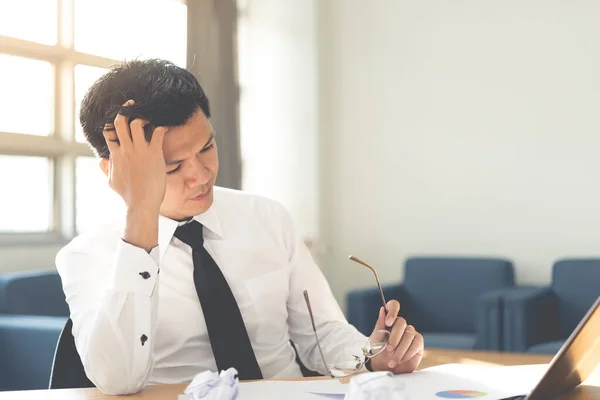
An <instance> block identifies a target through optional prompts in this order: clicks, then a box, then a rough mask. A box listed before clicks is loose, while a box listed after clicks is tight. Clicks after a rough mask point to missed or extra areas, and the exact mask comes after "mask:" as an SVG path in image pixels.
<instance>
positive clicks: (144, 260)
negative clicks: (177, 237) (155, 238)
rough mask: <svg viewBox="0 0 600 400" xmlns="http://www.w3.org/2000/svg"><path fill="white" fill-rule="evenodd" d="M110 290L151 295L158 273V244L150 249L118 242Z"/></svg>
mask: <svg viewBox="0 0 600 400" xmlns="http://www.w3.org/2000/svg"><path fill="white" fill-rule="evenodd" d="M116 254H117V256H116V260H115V263H114V266H115V269H114V273H113V279H112V285H111V290H112V291H115V292H125V293H136V294H140V295H142V296H146V297H151V296H152V293H154V288H155V287H156V282H157V279H158V273H159V270H160V269H159V260H158V259H159V251H158V245H157V246H155V247H154V248H152V250H150V253H148V252H146V250H144V249H142V248H140V247H136V246H133V245H131V244H129V243H127V242H125V241H123V240H121V241H120V242H119V245H118V248H117V253H116Z"/></svg>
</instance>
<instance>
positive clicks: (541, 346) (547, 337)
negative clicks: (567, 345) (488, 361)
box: [503, 259, 600, 354]
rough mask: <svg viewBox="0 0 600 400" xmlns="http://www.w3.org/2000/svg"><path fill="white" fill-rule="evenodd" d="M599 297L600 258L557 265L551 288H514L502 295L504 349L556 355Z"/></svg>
mask: <svg viewBox="0 0 600 400" xmlns="http://www.w3.org/2000/svg"><path fill="white" fill-rule="evenodd" d="M598 296H600V259H569V260H562V261H558V262H556V263H555V264H554V265H553V267H552V284H551V285H550V286H547V287H529V288H515V289H514V290H508V291H507V292H506V294H505V295H504V311H503V312H504V330H505V332H504V335H503V337H504V347H505V348H506V349H507V350H511V351H516V352H528V353H538V354H555V353H556V352H558V350H559V349H560V347H561V346H562V345H563V343H564V342H565V340H566V339H567V338H568V337H569V335H570V334H571V333H572V332H573V330H574V329H575V327H576V326H577V324H578V323H579V321H580V320H581V318H583V316H584V315H585V313H586V312H587V311H588V309H589V308H590V307H591V306H592V304H594V301H596V299H597V298H598Z"/></svg>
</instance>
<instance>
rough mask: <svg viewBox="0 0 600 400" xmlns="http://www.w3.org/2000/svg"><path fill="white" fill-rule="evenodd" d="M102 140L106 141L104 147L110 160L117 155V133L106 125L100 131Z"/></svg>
mask: <svg viewBox="0 0 600 400" xmlns="http://www.w3.org/2000/svg"><path fill="white" fill-rule="evenodd" d="M102 134H103V135H104V140H106V146H107V147H108V151H109V152H110V155H111V158H112V157H113V156H114V155H116V154H118V153H119V138H118V137H117V131H116V130H115V128H114V127H113V126H112V125H108V124H107V125H106V126H105V127H104V130H103V131H102Z"/></svg>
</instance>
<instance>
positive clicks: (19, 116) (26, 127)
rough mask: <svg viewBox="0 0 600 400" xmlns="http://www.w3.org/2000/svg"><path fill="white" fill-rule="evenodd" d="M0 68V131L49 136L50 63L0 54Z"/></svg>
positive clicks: (51, 75) (50, 111)
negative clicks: (0, 113) (0, 114)
mask: <svg viewBox="0 0 600 400" xmlns="http://www.w3.org/2000/svg"><path fill="white" fill-rule="evenodd" d="M0 66H1V67H0V68H1V70H2V73H1V74H0V87H1V88H2V90H1V91H0V110H2V118H0V131H2V132H15V133H28V134H33V135H44V136H48V135H50V133H51V132H52V125H53V115H52V114H53V112H54V110H53V107H52V103H53V100H54V74H53V69H52V64H50V63H49V62H46V61H39V60H32V59H29V58H22V57H14V56H8V55H5V54H0ZM17 77H18V78H17ZM32 116H35V117H34V118H32Z"/></svg>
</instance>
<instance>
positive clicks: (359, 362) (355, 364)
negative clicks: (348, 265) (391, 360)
mask: <svg viewBox="0 0 600 400" xmlns="http://www.w3.org/2000/svg"><path fill="white" fill-rule="evenodd" d="M350 260H352V261H354V262H357V263H359V264H361V265H364V266H365V267H367V268H369V269H370V270H371V271H373V274H375V280H376V281H377V287H378V288H379V293H380V294H381V301H382V302H383V308H384V310H385V304H386V303H385V297H384V295H383V290H381V283H380V282H379V275H378V274H377V270H376V269H375V268H374V267H373V266H372V265H370V264H368V263H366V262H365V261H362V260H361V259H359V258H358V257H354V256H350ZM304 300H305V301H306V307H307V308H308V315H309V316H310V322H311V324H312V328H313V332H314V334H315V340H316V341H317V348H318V349H319V354H320V355H321V360H322V361H323V365H325V367H326V368H327V370H328V371H329V376H330V377H332V378H344V377H348V376H351V375H354V374H356V373H357V372H359V371H360V370H361V369H362V368H363V367H364V366H365V364H366V363H367V362H368V361H369V360H370V359H372V358H374V357H377V356H378V355H379V354H381V353H382V352H383V350H385V348H386V347H387V345H388V343H389V341H390V331H389V330H376V331H374V332H373V333H372V334H371V336H369V339H368V340H367V343H365V345H364V346H363V347H362V349H361V353H362V354H361V355H360V356H358V355H356V354H352V355H351V356H350V357H348V359H346V360H341V361H339V362H336V363H334V364H328V363H327V361H326V360H325V356H324V355H323V350H322V349H321V343H320V342H319V336H318V335H317V328H316V326H315V318H314V315H313V311H312V307H311V305H310V298H309V297H308V291H307V290H305V291H304Z"/></svg>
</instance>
